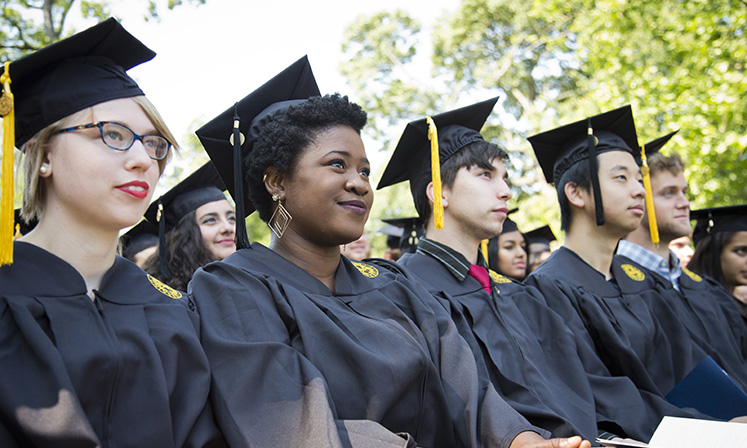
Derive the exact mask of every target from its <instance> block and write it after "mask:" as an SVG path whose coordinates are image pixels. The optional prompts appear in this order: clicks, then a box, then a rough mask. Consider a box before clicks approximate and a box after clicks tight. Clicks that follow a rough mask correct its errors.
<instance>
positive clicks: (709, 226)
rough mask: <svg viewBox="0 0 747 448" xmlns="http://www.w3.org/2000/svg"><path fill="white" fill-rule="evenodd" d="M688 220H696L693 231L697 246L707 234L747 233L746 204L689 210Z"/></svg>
mask: <svg viewBox="0 0 747 448" xmlns="http://www.w3.org/2000/svg"><path fill="white" fill-rule="evenodd" d="M690 219H696V220H697V222H696V224H695V230H694V231H693V242H694V243H695V244H696V245H697V244H698V242H699V241H700V240H702V239H703V237H705V236H706V235H709V234H713V233H718V232H739V231H747V204H742V205H729V206H725V207H712V208H702V209H700V210H691V211H690Z"/></svg>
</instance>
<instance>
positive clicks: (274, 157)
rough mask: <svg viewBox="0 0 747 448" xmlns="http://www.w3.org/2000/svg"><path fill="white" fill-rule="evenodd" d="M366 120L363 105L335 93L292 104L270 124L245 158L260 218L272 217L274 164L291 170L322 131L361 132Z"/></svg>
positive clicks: (246, 177) (266, 219)
mask: <svg viewBox="0 0 747 448" xmlns="http://www.w3.org/2000/svg"><path fill="white" fill-rule="evenodd" d="M366 121H367V116H366V112H364V111H363V109H362V108H361V107H360V106H359V105H357V104H355V103H352V102H350V101H349V100H348V97H347V96H341V95H340V94H339V93H335V94H333V95H324V96H315V97H311V98H309V99H308V100H307V101H304V102H303V103H301V104H299V105H296V106H290V107H289V108H288V109H287V111H286V112H285V114H283V116H282V117H279V118H277V119H275V120H273V121H272V122H270V123H269V124H267V126H265V128H264V129H262V132H261V133H260V135H259V137H257V140H256V141H255V142H254V148H253V149H252V151H251V152H250V153H249V154H248V156H247V157H246V158H245V160H244V163H245V172H246V174H245V178H244V180H245V181H246V185H247V186H248V189H249V191H248V194H249V199H251V201H252V203H253V204H254V206H255V207H256V208H257V211H258V212H259V217H260V219H262V220H263V221H264V222H267V221H269V219H270V217H271V216H272V199H271V197H270V194H269V193H268V192H267V189H266V188H265V184H264V181H263V177H264V173H265V170H266V169H267V168H269V167H271V166H272V167H274V168H275V169H276V170H277V171H278V172H280V173H290V172H291V171H293V168H294V167H295V164H296V160H297V159H298V155H299V154H300V153H301V151H302V150H303V149H305V148H307V147H308V146H309V145H311V144H312V143H313V142H314V140H315V139H316V138H317V136H318V135H319V133H321V132H323V131H326V130H328V129H329V128H331V127H334V126H348V127H350V128H352V129H353V130H354V131H355V132H357V133H358V135H360V132H361V129H363V127H364V126H365V125H366Z"/></svg>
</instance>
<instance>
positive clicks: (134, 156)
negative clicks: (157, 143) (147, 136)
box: [125, 140, 157, 170]
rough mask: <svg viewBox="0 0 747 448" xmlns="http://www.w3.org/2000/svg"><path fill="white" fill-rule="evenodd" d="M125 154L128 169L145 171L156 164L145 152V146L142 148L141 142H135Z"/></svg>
mask: <svg viewBox="0 0 747 448" xmlns="http://www.w3.org/2000/svg"><path fill="white" fill-rule="evenodd" d="M125 154H126V155H127V166H128V168H129V169H135V168H139V169H142V170H147V169H148V168H150V167H151V166H153V164H154V163H157V161H156V160H153V159H151V158H150V156H149V155H148V152H147V151H146V150H145V146H143V142H141V141H140V140H135V142H134V143H133V144H132V146H130V149H128V150H127V151H125Z"/></svg>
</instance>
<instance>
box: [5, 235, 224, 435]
mask: <svg viewBox="0 0 747 448" xmlns="http://www.w3.org/2000/svg"><path fill="white" fill-rule="evenodd" d="M14 258H15V262H14V263H13V264H12V265H9V266H2V267H0V285H2V288H1V291H0V365H1V366H2V369H0V427H3V426H4V427H5V431H2V430H0V440H3V439H8V438H13V439H14V440H15V443H17V444H18V445H19V446H37V447H44V446H49V447H69V446H75V447H87V446H91V447H93V446H104V447H117V448H119V447H145V446H158V447H182V446H184V447H187V446H189V447H193V446H223V445H224V444H225V443H224V441H223V439H222V436H221V435H220V433H219V432H218V430H217V427H216V425H215V424H214V422H213V415H212V411H211V408H210V405H209V401H208V392H209V388H210V372H209V367H208V362H207V358H206V356H205V354H204V352H203V350H202V347H201V346H200V342H199V334H198V333H199V332H198V330H199V327H198V325H199V322H198V319H197V316H196V313H195V312H194V311H192V310H190V308H189V306H188V305H189V304H188V299H187V298H186V296H182V294H181V293H179V292H177V291H174V290H173V289H171V288H169V287H167V286H165V285H163V284H161V283H160V282H158V281H157V280H155V279H152V278H150V277H149V276H147V274H145V273H144V272H143V271H142V270H141V269H140V268H138V267H137V266H136V265H135V264H134V263H132V262H130V261H128V260H126V259H124V258H121V257H119V256H118V257H117V258H116V260H115V262H114V265H113V266H112V268H111V269H109V271H107V273H106V274H105V275H104V278H103V279H102V281H101V286H100V288H99V289H98V290H97V291H95V293H96V299H95V300H91V299H90V297H89V296H88V295H87V293H86V285H85V282H84V280H83V278H82V277H81V276H80V274H79V273H78V272H77V271H76V270H75V269H74V268H73V267H72V266H71V265H70V264H68V263H67V262H65V261H64V260H62V259H60V258H58V257H56V256H55V255H52V254H50V253H49V252H47V251H45V250H43V249H41V248H39V247H37V246H34V245H31V244H28V243H23V242H16V243H14ZM192 308H194V305H192ZM3 433H4V434H3Z"/></svg>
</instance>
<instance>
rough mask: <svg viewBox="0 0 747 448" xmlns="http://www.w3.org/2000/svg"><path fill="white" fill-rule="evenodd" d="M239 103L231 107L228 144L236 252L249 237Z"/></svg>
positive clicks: (247, 241) (246, 245) (247, 243)
mask: <svg viewBox="0 0 747 448" xmlns="http://www.w3.org/2000/svg"><path fill="white" fill-rule="evenodd" d="M240 124H241V120H240V118H239V103H236V104H234V106H233V132H232V134H231V138H230V139H229V141H230V143H231V144H232V145H233V185H234V187H233V191H235V192H236V197H235V198H234V199H235V202H236V218H237V219H236V250H239V249H247V248H248V247H249V237H248V236H247V234H246V215H245V213H244V174H243V172H244V170H243V169H242V165H243V163H244V161H243V155H242V153H241V146H242V145H243V144H244V134H242V133H241V131H240V130H239V125H240Z"/></svg>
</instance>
